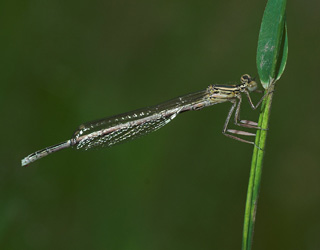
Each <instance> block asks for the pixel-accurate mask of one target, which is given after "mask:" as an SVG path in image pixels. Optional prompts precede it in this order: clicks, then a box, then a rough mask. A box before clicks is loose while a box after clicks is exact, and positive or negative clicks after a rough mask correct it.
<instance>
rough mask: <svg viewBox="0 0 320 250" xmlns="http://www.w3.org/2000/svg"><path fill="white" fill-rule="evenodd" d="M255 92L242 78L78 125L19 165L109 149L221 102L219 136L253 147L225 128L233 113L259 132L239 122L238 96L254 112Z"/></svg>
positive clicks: (245, 77)
mask: <svg viewBox="0 0 320 250" xmlns="http://www.w3.org/2000/svg"><path fill="white" fill-rule="evenodd" d="M256 89H257V83H256V82H255V81H254V79H252V78H251V77H250V76H249V75H247V74H246V75H243V76H242V77H241V83H240V84H238V85H230V86H229V85H210V86H209V87H208V88H207V89H205V90H202V91H199V92H195V93H191V94H188V95H184V96H181V97H177V98H175V99H172V100H170V101H167V102H164V103H162V104H159V105H156V106H152V107H149V108H143V109H139V110H135V111H132V112H128V113H124V114H120V115H115V116H111V117H108V118H104V119H101V120H97V121H93V122H88V123H85V124H83V125H81V126H80V127H79V128H78V130H77V131H76V132H75V133H74V135H73V136H72V138H71V139H70V140H67V141H64V142H62V143H59V144H57V145H54V146H50V147H47V148H45V149H42V150H39V151H37V152H35V153H32V154H30V155H28V156H27V157H25V158H24V159H22V161H21V165H22V166H27V165H28V164H30V163H31V162H34V161H36V160H38V159H40V158H42V157H45V156H47V155H49V154H51V153H54V152H57V151H59V150H61V149H64V148H69V147H74V148H76V149H84V150H88V149H91V148H100V147H111V146H113V145H116V144H119V143H122V142H126V141H129V140H132V139H135V138H137V137H140V136H143V135H146V134H148V133H150V132H152V131H155V130H157V129H159V128H161V127H163V126H164V125H166V124H167V123H169V122H170V121H171V120H173V119H174V118H175V117H176V116H177V115H178V114H180V113H183V112H185V111H190V110H199V109H202V108H204V107H208V106H211V105H214V104H218V103H223V102H231V103H232V106H231V108H230V111H229V113H228V116H227V119H226V121H225V123H224V126H223V130H222V133H223V134H224V135H226V136H228V137H230V138H232V139H235V140H238V141H241V142H245V143H250V144H254V142H252V141H249V140H245V139H242V138H240V137H238V135H243V136H255V133H250V132H246V131H241V130H234V129H228V124H229V121H230V118H231V116H232V114H233V113H234V111H235V115H234V123H235V124H236V125H238V126H241V127H247V128H255V129H260V128H259V127H258V124H257V123H256V122H252V121H248V120H240V107H241V102H242V97H241V93H245V94H246V96H247V97H248V100H249V103H250V106H251V107H252V108H253V109H256V108H257V107H258V106H259V105H260V103H261V101H262V100H263V98H264V96H263V97H262V98H261V100H260V101H259V102H258V103H257V104H256V105H254V104H253V103H252V100H251V97H250V94H249V92H252V91H257V90H256Z"/></svg>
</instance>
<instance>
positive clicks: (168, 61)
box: [0, 0, 320, 250]
mask: <svg viewBox="0 0 320 250" xmlns="http://www.w3.org/2000/svg"><path fill="white" fill-rule="evenodd" d="M265 4H266V1H254V0H244V1H235V0H232V1H222V0H216V1H186V0H183V1H182V0H180V1H179V0H173V1H172V0H171V1H160V0H156V1H146V0H138V1H128V0H123V1H101V0H100V1H99V0H92V1H74V0H69V1H68V0H67V1H62V0H33V1H31V0H30V1H16V0H11V1H9V0H8V1H1V3H0V12H1V14H0V23H1V29H0V36H1V37H0V45H1V59H0V61H1V68H0V83H1V92H0V109H1V116H2V122H1V130H2V131H3V132H2V135H1V141H2V143H1V163H0V164H1V168H0V170H1V174H0V175H1V176H0V178H1V179H0V187H1V188H0V190H1V191H0V192H1V194H0V199H1V200H0V214H1V217H0V248H1V249H119V250H134V249H139V250H140V249H152V250H160V249H161V250H163V249H184V250H187V249H240V247H241V240H242V226H243V216H244V207H245V199H246V191H247V182H248V177H249V168H250V161H251V154H252V146H250V145H246V144H243V143H240V142H237V141H233V140H231V139H228V138H226V137H225V136H223V135H222V134H221V130H222V127H223V123H224V121H225V118H226V115H227V112H228V110H229V108H230V104H221V105H216V106H214V107H211V108H207V109H204V110H201V111H199V112H188V113H185V114H181V115H179V116H178V117H177V119H175V120H174V121H172V122H171V123H170V124H169V125H168V126H166V127H164V128H163V129H161V130H159V131H157V132H155V133H153V134H151V135H149V136H147V137H144V138H141V139H138V140H135V141H132V142H130V143H126V144H122V145H120V146H116V147H113V148H109V149H103V150H99V151H89V152H80V151H76V150H72V149H67V150H64V151H61V152H59V153H57V154H54V155H52V156H48V157H46V158H44V159H42V160H39V161H38V162H35V163H34V164H32V165H31V166H30V167H29V168H21V167H20V160H21V159H22V158H23V157H25V156H26V155H27V154H29V153H32V152H34V151H35V150H38V149H41V148H43V147H46V146H49V145H52V144H55V143H58V142H60V141H63V140H66V139H69V138H70V137H71V135H72V133H73V131H74V130H75V129H76V128H77V126H78V125H79V124H81V123H83V122H87V121H90V120H94V119H97V118H102V117H106V116H109V115H114V114H118V113H122V112H126V111H130V110H134V109H136V108H141V107H145V106H149V105H153V104H157V103H160V102H162V101H166V100H168V99H171V98H174V97H176V96H179V95H183V94H186V93H189V92H193V91H198V90H202V89H204V88H206V87H207V86H208V85H209V84H214V83H220V84H228V83H231V84H232V83H238V82H239V78H240V76H241V75H242V74H244V73H249V74H252V75H257V70H256V65H255V56H256V46H257V39H258V33H259V27H260V22H261V19H262V14H263V10H264V7H265ZM319 9H320V2H319V1H307V2H303V1H297V0H296V1H288V6H287V21H288V35H289V57H288V63H287V68H286V70H285V72H284V74H283V77H282V78H281V80H280V81H279V82H278V84H277V87H276V93H275V96H274V102H273V109H272V114H271V123H270V133H269V135H268V141H267V154H266V157H265V163H264V170H263V171H264V172H263V176H262V178H263V181H262V187H261V191H260V201H259V205H258V212H257V222H256V228H255V238H254V249H262V250H263V249H320V237H319V236H320V216H319V211H320V184H319V183H320V164H319V159H320V157H319V154H320V150H319V140H320V136H319V130H318V128H319V125H320V118H319V110H318V108H319V104H320V102H319V96H318V94H319V92H320V87H319V82H318V81H319V68H318V67H319V59H320V57H319V55H320V53H319V52H320V51H319V50H320V49H319V48H320V47H319V44H320V34H319V32H318V24H319V23H320V15H319ZM259 96H260V95H258V94H257V96H256V98H255V100H257V99H259ZM242 117H243V118H247V119H252V120H257V117H258V112H254V111H252V110H251V109H250V107H249V105H248V104H247V102H244V105H243V111H242Z"/></svg>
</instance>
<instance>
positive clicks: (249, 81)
mask: <svg viewBox="0 0 320 250" xmlns="http://www.w3.org/2000/svg"><path fill="white" fill-rule="evenodd" d="M240 81H241V82H242V83H243V84H245V85H246V87H247V89H248V90H249V91H250V92H252V91H255V90H256V89H257V88H258V84H257V82H256V81H255V79H254V78H252V77H251V76H250V75H248V74H245V75H243V76H241V78H240Z"/></svg>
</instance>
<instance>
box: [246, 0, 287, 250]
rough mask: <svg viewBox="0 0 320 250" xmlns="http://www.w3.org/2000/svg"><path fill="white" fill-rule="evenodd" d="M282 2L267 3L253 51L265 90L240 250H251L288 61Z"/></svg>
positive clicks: (270, 1) (283, 3) (284, 1)
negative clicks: (278, 84)
mask: <svg viewBox="0 0 320 250" xmlns="http://www.w3.org/2000/svg"><path fill="white" fill-rule="evenodd" d="M285 8H286V0H269V1H268V3H267V7H266V9H265V11H264V15H263V19H262V23H261V28H260V34H259V41H258V50H257V67H258V73H259V76H260V80H261V83H262V85H263V87H264V88H265V89H266V91H265V94H266V96H265V98H264V101H263V102H262V105H261V113H260V117H259V122H258V127H260V128H261V130H257V134H256V139H255V146H256V147H254V150H253V154H252V162H251V170H250V177H249V184H248V191H247V201H246V208H245V216H244V224H243V239H242V249H243V250H251V249H252V242H253V234H254V225H255V221H256V212H257V204H258V199H259V190H260V186H261V176H262V166H263V158H264V155H265V146H266V139H267V133H268V131H269V130H268V129H269V118H270V112H271V104H272V98H273V93H274V87H275V85H274V84H271V83H274V82H275V81H277V80H278V79H279V78H280V77H281V75H282V73H283V71H284V69H285V66H286V62H287V57H288V35H287V25H286V21H285Z"/></svg>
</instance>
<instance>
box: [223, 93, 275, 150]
mask: <svg viewBox="0 0 320 250" xmlns="http://www.w3.org/2000/svg"><path fill="white" fill-rule="evenodd" d="M243 92H245V94H246V96H247V97H248V100H249V104H250V106H251V108H252V109H253V110H255V109H257V108H258V107H259V106H260V104H261V103H262V101H263V99H264V98H265V97H266V96H267V95H268V94H269V93H266V94H264V95H263V96H262V98H261V99H260V100H259V102H258V103H257V104H256V105H254V104H253V102H252V99H251V97H250V94H249V92H248V91H247V90H244V91H243ZM230 102H231V103H232V106H231V108H230V110H229V113H228V116H227V119H226V121H225V123H224V127H223V130H222V133H223V134H224V135H225V136H227V137H229V138H232V139H235V140H237V141H241V142H245V143H249V144H253V145H255V143H254V142H253V141H249V140H245V139H242V138H240V137H238V136H235V135H243V136H255V135H256V134H255V133H251V132H247V131H242V130H236V129H228V124H229V121H230V119H231V117H232V114H233V112H234V111H235V114H234V124H235V125H237V126H240V127H245V128H253V129H262V128H261V127H259V126H258V123H257V122H254V121H250V120H241V119H240V109H241V103H242V97H241V95H239V96H237V98H235V99H232V100H230ZM263 130H264V129H263ZM228 133H229V134H228ZM230 133H231V134H230ZM232 134H235V135H232Z"/></svg>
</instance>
